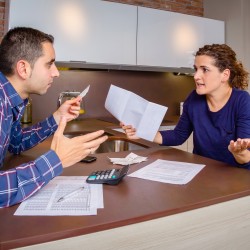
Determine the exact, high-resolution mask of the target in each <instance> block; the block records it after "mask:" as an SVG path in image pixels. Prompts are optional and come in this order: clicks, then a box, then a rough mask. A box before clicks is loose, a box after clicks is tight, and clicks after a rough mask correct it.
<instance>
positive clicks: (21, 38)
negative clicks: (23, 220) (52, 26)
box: [0, 27, 107, 207]
mask: <svg viewBox="0 0 250 250" xmlns="http://www.w3.org/2000/svg"><path fill="white" fill-rule="evenodd" d="M53 42H54V38H53V37H52V36H50V35H48V34H45V33H43V32H41V31H39V30H36V29H32V28H26V27H17V28H13V29H11V30H9V32H8V33H7V34H6V35H5V36H4V38H3V40H2V42H1V45H0V57H1V58H0V168H1V167H2V166H3V161H4V157H5V155H6V153H7V151H9V152H11V153H13V154H20V152H22V151H24V150H28V149H30V148H32V147H34V146H35V145H37V144H39V143H40V142H42V141H43V140H45V139H46V138H48V137H49V136H50V135H52V134H53V133H55V135H54V137H53V140H52V143H51V148H50V150H49V151H48V152H46V153H45V154H43V155H41V156H40V157H38V158H37V159H36V160H34V161H31V162H28V163H25V164H22V165H20V166H17V167H16V168H14V169H10V170H7V171H0V207H8V206H11V205H14V204H16V203H19V202H22V201H23V200H25V199H27V198H28V197H30V196H31V195H33V194H34V193H35V192H36V191H38V190H39V189H41V188H42V187H43V186H44V185H46V184H47V183H48V182H49V181H50V180H51V179H53V178H54V177H55V176H58V175H59V174H61V173H62V171H63V168H66V167H69V166H72V165H73V164H75V163H76V162H78V161H80V160H81V159H82V158H84V157H86V156H87V155H88V154H89V153H91V151H92V150H93V151H94V150H96V149H97V148H98V147H99V145H100V144H101V143H102V142H104V141H105V140H106V139H107V136H102V134H103V132H104V131H102V130H100V131H96V132H93V133H89V134H87V135H83V136H79V137H75V138H72V139H69V138H66V137H65V136H64V135H63V132H64V128H65V126H66V123H67V122H68V121H71V120H73V119H75V118H76V117H78V115H79V110H80V102H81V97H77V98H75V99H73V100H68V101H66V102H65V103H64V104H63V105H61V107H60V108H59V109H58V110H57V111H55V112H54V113H53V115H51V116H49V117H48V118H47V119H46V120H44V121H42V122H40V123H38V124H36V125H32V126H30V127H28V128H22V126H21V123H20V119H21V117H22V114H23V113H24V109H25V105H26V104H27V102H28V97H29V95H30V94H38V95H43V94H45V93H46V92H47V90H48V88H49V87H50V86H51V84H52V82H53V78H54V77H58V76H59V72H58V70H57V68H56V66H55V51H54V48H53Z"/></svg>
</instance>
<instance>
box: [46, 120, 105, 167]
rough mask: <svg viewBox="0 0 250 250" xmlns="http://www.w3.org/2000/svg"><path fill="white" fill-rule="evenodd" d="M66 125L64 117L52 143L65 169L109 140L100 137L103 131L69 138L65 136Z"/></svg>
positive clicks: (52, 147)
mask: <svg viewBox="0 0 250 250" xmlns="http://www.w3.org/2000/svg"><path fill="white" fill-rule="evenodd" d="M66 124H67V121H66V118H65V117H62V119H61V121H60V123H59V126H58V129H57V130H56V132H55V134H54V137H53V140H52V143H51V149H52V150H54V151H55V152H56V154H57V155H58V157H59V159H60V160H61V162H62V166H63V167H64V168H66V167H69V166H71V165H73V164H75V163H77V162H79V161H80V160H82V159H83V158H85V157H86V156H87V155H88V154H90V153H91V152H93V151H95V150H96V149H97V148H98V147H99V145H100V144H101V143H103V142H104V141H106V140H107V139H108V137H107V136H102V137H100V136H101V135H102V134H103V133H104V131H103V130H99V131H96V132H93V133H89V134H86V135H82V136H77V137H74V138H71V139H70V138H67V137H65V136H64V135H63V132H64V129H65V127H66Z"/></svg>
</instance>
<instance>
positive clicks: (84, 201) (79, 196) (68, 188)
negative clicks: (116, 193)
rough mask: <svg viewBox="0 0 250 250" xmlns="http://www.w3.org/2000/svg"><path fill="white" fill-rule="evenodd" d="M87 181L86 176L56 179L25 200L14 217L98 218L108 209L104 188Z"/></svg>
mask: <svg viewBox="0 0 250 250" xmlns="http://www.w3.org/2000/svg"><path fill="white" fill-rule="evenodd" d="M86 178H87V177H86V176H58V177H56V178H54V179H53V180H51V181H50V182H49V183H48V184H47V185H46V186H45V187H43V188H42V189H41V190H40V191H38V192H37V193H36V194H34V195H33V196H32V197H30V198H28V199H27V200H26V201H23V202H22V203H21V204H20V206H19V207H18V209H17V210H16V212H15V214H14V215H25V216H33V215H43V216H44V215H53V216H55V215H96V214H97V209H98V208H103V207H104V206H103V187H102V185H101V184H98V185H93V184H92V185H91V184H88V183H86ZM76 190H79V192H78V191H77V192H76ZM71 194H74V195H71ZM62 197H65V199H62ZM59 200H60V201H59ZM61 200H62V201H61Z"/></svg>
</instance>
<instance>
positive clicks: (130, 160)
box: [109, 153, 148, 165]
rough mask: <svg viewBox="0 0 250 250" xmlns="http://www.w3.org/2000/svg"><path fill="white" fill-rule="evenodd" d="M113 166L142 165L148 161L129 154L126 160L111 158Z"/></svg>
mask: <svg viewBox="0 0 250 250" xmlns="http://www.w3.org/2000/svg"><path fill="white" fill-rule="evenodd" d="M109 159H110V161H111V162H112V163H113V164H118V165H131V164H135V163H140V162H142V161H147V159H148V158H147V157H144V156H139V155H136V154H134V153H130V154H128V155H127V156H126V157H125V158H109Z"/></svg>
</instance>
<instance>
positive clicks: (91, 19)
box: [9, 0, 137, 65]
mask: <svg viewBox="0 0 250 250" xmlns="http://www.w3.org/2000/svg"><path fill="white" fill-rule="evenodd" d="M14 26H31V27H34V28H37V29H40V30H42V31H44V32H46V33H50V34H52V35H53V36H54V37H55V50H56V55H57V57H56V60H57V61H73V62H76V61H78V62H83V63H85V62H87V63H88V62H98V63H108V64H130V65H135V64H136V27H137V7H136V6H133V5H125V4H118V3H110V2H105V1H100V0H84V1H83V0H71V1H61V0H53V1H51V0H36V1H33V0H19V1H14V0H13V1H12V0H10V1H9V28H11V27H14Z"/></svg>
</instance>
